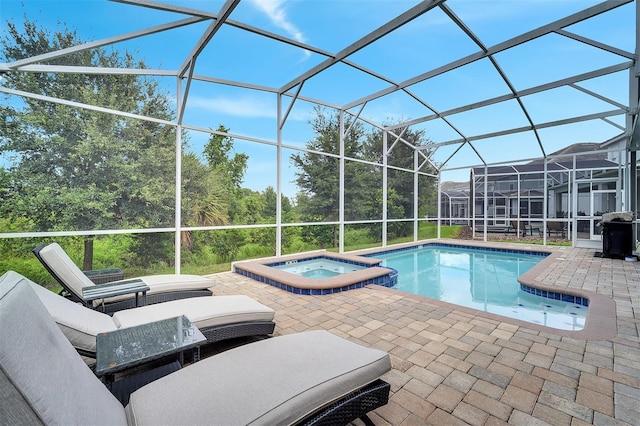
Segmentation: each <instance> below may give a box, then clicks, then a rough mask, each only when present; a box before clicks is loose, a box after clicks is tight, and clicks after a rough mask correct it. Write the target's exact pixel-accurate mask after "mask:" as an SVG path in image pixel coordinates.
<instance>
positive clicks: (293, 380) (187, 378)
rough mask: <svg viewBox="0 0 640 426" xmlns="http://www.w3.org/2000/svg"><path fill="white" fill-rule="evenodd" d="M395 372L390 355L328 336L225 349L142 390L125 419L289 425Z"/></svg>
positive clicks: (273, 340) (313, 333)
mask: <svg viewBox="0 0 640 426" xmlns="http://www.w3.org/2000/svg"><path fill="white" fill-rule="evenodd" d="M390 369H391V362H390V360H389V355H388V354H387V353H386V352H382V351H379V350H376V349H369V348H365V347H363V346H360V345H357V344H355V343H352V342H349V341H348V340H345V339H342V338H340V337H337V336H335V335H333V334H331V333H329V332H327V331H311V332H305V333H295V334H290V335H286V336H281V337H275V338H271V339H266V340H262V341H260V342H256V343H251V344H249V345H244V346H240V347H238V348H234V349H231V350H228V351H226V352H223V353H221V354H218V355H215V356H213V357H210V358H207V359H205V360H202V361H200V362H197V363H195V364H192V365H190V366H188V367H186V368H183V369H182V370H179V371H177V372H175V373H173V374H170V375H168V376H165V377H163V378H161V379H159V380H156V381H155V382H152V383H150V384H148V385H146V386H144V387H142V388H140V389H138V390H137V391H136V392H134V393H133V394H131V398H130V400H129V405H127V407H126V412H127V418H128V420H129V423H130V424H185V425H186V424H212V425H276V424H278V425H286V424H291V423H294V422H295V421H297V420H300V419H301V418H303V417H305V416H306V415H307V414H308V413H311V412H314V411H315V410H316V409H318V408H321V407H323V406H325V405H326V404H328V403H330V402H332V401H334V400H336V399H339V398H341V397H342V396H344V395H347V394H349V393H350V392H352V391H354V390H356V389H358V388H360V387H362V386H365V385H367V384H369V383H371V382H373V381H375V380H376V379H378V378H379V377H380V376H381V375H383V374H384V373H386V372H387V371H389V370H390ZM167 407H180V408H181V409H179V410H176V409H173V410H168V409H167Z"/></svg>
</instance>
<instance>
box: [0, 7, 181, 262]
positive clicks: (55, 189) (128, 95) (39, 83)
mask: <svg viewBox="0 0 640 426" xmlns="http://www.w3.org/2000/svg"><path fill="white" fill-rule="evenodd" d="M6 24H7V31H6V33H5V36H4V37H3V38H2V39H0V56H1V57H0V60H1V61H3V62H12V61H14V60H19V59H22V58H25V57H32V56H35V55H39V54H43V53H47V52H50V51H54V50H58V49H63V48H67V47H71V46H76V45H79V44H81V43H82V42H83V41H82V40H81V39H80V38H79V37H78V35H77V33H76V32H75V31H70V30H68V29H67V28H66V27H64V28H62V29H61V30H60V31H58V32H50V31H49V30H47V29H43V28H39V27H38V26H37V24H36V23H35V22H31V21H29V20H27V19H25V22H24V26H23V28H18V26H17V25H16V24H14V23H13V22H9V21H7V23H6ZM48 62H49V63H50V64H52V65H77V66H87V67H94V66H99V67H113V68H123V67H134V68H144V67H145V64H144V63H143V62H141V61H137V60H136V59H134V57H133V56H132V55H131V54H130V53H128V52H124V53H122V52H118V51H110V52H107V51H105V50H103V49H91V50H87V51H82V52H76V53H73V54H70V55H67V56H65V57H62V58H57V59H53V60H50V61H48ZM4 78H5V79H6V81H5V82H4V85H5V86H6V87H10V88H13V89H18V90H22V91H26V92H30V93H34V94H38V95H45V96H50V97H55V98H61V99H65V100H69V101H75V102H80V103H84V104H90V105H97V106H101V107H106V108H111V109H116V110H121V111H127V112H131V113H135V114H142V115H147V116H152V117H156V118H161V119H165V120H170V119H171V118H172V117H173V112H172V109H171V107H170V100H169V97H168V96H167V95H166V94H165V93H163V92H162V91H161V90H160V88H159V86H158V85H157V83H156V82H154V81H152V80H149V79H146V78H141V77H137V76H131V75H100V74H74V73H38V72H32V73H27V72H19V71H10V72H8V73H6V74H5V75H4ZM6 100H7V101H6V102H2V104H1V105H0V116H1V117H2V119H3V120H4V123H6V126H4V127H3V128H2V129H1V130H0V154H5V155H7V156H8V155H10V156H11V157H10V159H11V165H10V166H9V167H8V169H7V174H8V178H7V176H5V177H3V185H4V186H3V188H2V194H3V195H2V197H3V203H2V206H0V213H2V214H3V215H4V217H10V218H13V219H14V220H17V219H19V218H26V219H29V220H30V221H32V222H33V224H34V228H35V230H39V231H49V230H62V229H64V230H67V231H68V230H93V229H113V228H123V227H149V226H170V225H171V223H172V218H173V213H174V209H173V206H174V204H175V203H174V199H175V195H174V194H175V191H174V185H173V182H174V180H175V178H174V177H173V176H174V175H175V171H174V170H175V162H174V155H175V154H174V153H175V131H174V129H173V128H172V127H170V126H163V125H161V124H158V123H155V122H150V121H140V120H134V119H131V118H127V117H122V116H116V115H111V114H107V113H102V112H97V111H93V110H89V109H82V108H74V107H70V106H67V105H63V104H59V103H52V102H46V101H41V100H37V99H33V98H28V97H25V98H20V99H16V98H12V99H11V101H10V102H9V100H8V99H6ZM9 153H10V154H9ZM92 241H93V240H92V238H88V239H87V240H86V244H85V258H84V265H83V267H84V268H85V269H91V264H92V255H93V245H92Z"/></svg>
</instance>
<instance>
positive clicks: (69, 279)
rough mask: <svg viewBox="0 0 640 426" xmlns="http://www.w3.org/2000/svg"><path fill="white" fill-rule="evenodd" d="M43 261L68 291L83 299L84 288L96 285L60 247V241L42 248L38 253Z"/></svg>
mask: <svg viewBox="0 0 640 426" xmlns="http://www.w3.org/2000/svg"><path fill="white" fill-rule="evenodd" d="M38 255H39V257H40V259H41V260H42V262H44V263H46V266H47V267H48V269H49V271H50V272H51V274H52V275H53V276H54V278H55V279H56V280H57V281H58V282H60V284H61V285H62V286H63V287H65V289H67V290H68V291H70V292H72V293H73V294H75V295H76V296H77V297H78V298H80V299H82V288H83V287H89V286H92V285H95V284H94V283H93V281H91V280H90V279H89V278H88V277H87V276H86V275H85V274H84V272H82V271H81V270H80V268H78V266H76V264H75V263H73V260H71V258H70V257H69V255H68V254H67V253H66V252H65V251H64V250H63V249H62V247H60V244H58V243H51V244H49V245H48V246H46V247H43V248H41V249H40V251H39V253H38Z"/></svg>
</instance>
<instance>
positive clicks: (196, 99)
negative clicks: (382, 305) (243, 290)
mask: <svg viewBox="0 0 640 426" xmlns="http://www.w3.org/2000/svg"><path fill="white" fill-rule="evenodd" d="M0 14H1V18H2V40H1V41H0V56H1V57H0V93H1V96H2V105H1V107H0V108H1V111H2V114H3V120H4V124H3V127H2V130H1V133H0V201H1V203H0V204H1V207H0V209H1V210H2V219H0V242H3V244H4V246H5V248H9V249H10V250H12V251H11V252H12V253H17V252H18V251H20V250H22V249H23V248H24V247H27V246H30V245H34V242H41V241H44V240H47V241H50V240H56V241H66V242H67V243H68V245H69V246H74V247H75V246H77V247H76V248H77V250H76V251H77V253H81V252H84V266H86V267H91V266H92V265H91V262H92V261H93V254H92V253H93V247H94V244H95V245H99V247H98V249H97V250H96V252H95V261H94V263H97V265H94V266H110V265H109V264H110V261H112V260H113V258H111V259H110V258H109V253H122V252H125V253H128V254H127V256H124V257H123V256H120V255H119V256H117V259H118V261H119V262H125V263H127V264H128V265H131V266H134V267H136V268H154V267H157V265H158V264H163V265H165V266H167V267H169V268H171V269H174V270H175V271H176V272H177V273H179V272H181V270H182V271H185V270H187V271H188V270H193V268H195V267H197V266H204V265H210V264H212V263H224V262H230V261H234V260H239V259H246V258H252V257H264V256H274V255H275V256H279V255H282V254H286V253H293V252H299V251H308V250H315V249H321V248H326V249H333V250H337V251H348V250H351V249H354V248H362V247H367V246H380V245H388V244H392V243H395V242H406V241H417V240H421V239H426V238H437V237H452V238H462V236H461V235H463V234H464V235H466V238H477V239H484V240H486V239H489V238H496V237H497V238H507V237H508V238H509V239H515V240H524V241H531V240H532V239H534V238H535V239H539V240H540V241H541V242H542V243H543V244H548V243H557V242H558V241H561V242H564V243H567V244H573V245H578V246H588V247H592V246H593V247H595V246H597V245H598V244H601V226H600V221H601V220H602V215H603V214H604V213H609V212H619V211H626V212H633V213H634V218H636V219H635V221H634V228H633V229H634V233H635V235H636V239H637V235H638V234H637V210H638V207H637V198H638V197H637V195H638V173H637V168H638V162H637V156H636V152H637V150H638V146H639V145H640V127H639V125H638V120H637V118H638V101H639V93H640V91H639V84H638V79H639V77H640V66H639V65H638V47H637V46H638V42H639V40H640V38H639V33H638V28H637V27H638V25H637V23H638V20H639V19H640V7H639V6H638V3H637V1H632V0H621V1H604V2H600V1H590V0H576V1H563V2H557V1H543V2H541V1H533V0H531V1H526V0H522V1H518V2H513V1H510V0H486V1H468V0H430V1H404V0H403V1H391V0H388V1H386V0H382V1H365V0H356V1H328V2H327V1H322V0H308V1H261V0H229V1H226V2H223V1H206V2H205V1H195V0H194V1H182V0H181V1H177V0H175V1H146V0H117V1H104V2H103V1H93V2H87V3H83V4H82V5H81V6H79V4H78V3H77V2H73V1H65V0H63V1H58V2H50V1H29V2H25V4H22V3H21V2H18V1H9V2H3V4H2V9H0ZM462 230H466V231H467V232H462ZM469 233H470V234H469ZM72 251H73V250H72ZM112 256H113V257H116V256H115V255H112ZM0 266H2V265H0ZM11 269H15V267H14V268H11Z"/></svg>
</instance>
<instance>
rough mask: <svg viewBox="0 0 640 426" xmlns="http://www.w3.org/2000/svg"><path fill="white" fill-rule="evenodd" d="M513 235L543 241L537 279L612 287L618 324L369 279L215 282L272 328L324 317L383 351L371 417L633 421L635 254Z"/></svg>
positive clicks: (636, 419)
mask: <svg viewBox="0 0 640 426" xmlns="http://www.w3.org/2000/svg"><path fill="white" fill-rule="evenodd" d="M458 243H460V242H458ZM492 245H494V246H495V244H492ZM500 245H503V246H504V245H505V244H500ZM511 247H515V248H521V249H538V250H540V249H544V250H547V249H549V250H551V251H552V255H551V259H552V261H550V262H549V264H548V265H547V267H546V268H545V269H544V270H538V271H536V274H535V277H533V278H532V280H533V281H535V282H536V283H539V284H541V285H547V286H548V285H552V286H557V287H559V288H564V289H569V290H571V289H573V290H586V291H591V292H595V293H598V294H600V295H605V296H608V297H610V298H612V299H614V300H615V313H614V312H610V315H617V319H616V322H615V324H617V333H616V331H615V330H614V331H613V333H611V337H607V338H600V337H597V338H591V337H590V336H589V335H588V334H585V333H582V334H579V335H571V333H566V332H565V333H556V332H554V331H553V330H551V329H545V328H543V327H533V326H527V325H523V323H521V322H518V321H514V320H509V319H507V318H503V317H497V316H492V315H488V314H483V313H479V312H477V311H472V310H468V309H459V308H456V307H455V306H454V305H449V304H446V303H442V302H436V301H433V300H431V299H427V298H424V297H419V296H414V295H409V294H406V293H403V292H400V291H396V290H393V289H387V288H382V287H377V286H369V287H366V288H362V289H358V290H351V291H347V292H343V293H339V294H334V295H327V296H301V295H295V294H292V293H288V292H286V291H283V290H280V289H277V288H275V287H271V286H269V285H266V284H262V283H259V282H257V281H254V280H251V279H249V278H245V277H242V276H240V275H237V274H234V273H223V274H216V275H212V277H213V278H214V279H215V280H216V282H217V285H216V286H215V287H214V288H213V291H214V294H239V293H242V294H247V295H249V296H251V297H253V298H255V299H257V300H259V301H260V302H262V303H264V304H266V305H268V306H270V307H272V308H273V309H275V310H276V323H277V327H276V332H275V334H276V335H281V334H288V333H295V332H299V331H304V330H311V329H326V330H329V331H331V332H332V333H335V334H337V335H339V336H343V337H345V338H347V339H349V340H352V341H354V342H357V343H360V344H363V345H366V346H370V347H375V348H378V349H382V350H385V351H387V352H389V354H390V355H391V359H392V365H393V369H392V370H391V371H390V372H389V373H388V374H387V375H385V376H384V377H383V378H384V380H386V381H387V382H389V383H390V384H391V393H392V394H391V397H390V401H389V404H387V405H386V406H385V407H382V408H380V409H378V410H376V411H375V412H373V413H371V414H370V417H371V419H372V420H373V421H374V422H375V423H376V424H377V425H425V424H432V425H458V424H460V425H463V424H471V425H500V424H520V425H546V424H550V425H554V426H559V425H573V426H575V425H585V424H595V425H614V424H615V425H625V424H630V425H637V424H640V342H639V341H640V339H639V334H638V332H639V330H638V326H639V325H640V321H639V320H640V318H639V316H640V262H626V261H623V260H616V259H602V258H597V257H594V256H593V254H594V250H589V249H577V248H570V247H558V248H552V247H540V246H523V245H521V244H513V245H511ZM605 314H606V313H605ZM588 323H589V318H588V319H587V325H589V324H588ZM576 336H577V337H576ZM596 336H598V335H597V333H596Z"/></svg>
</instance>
